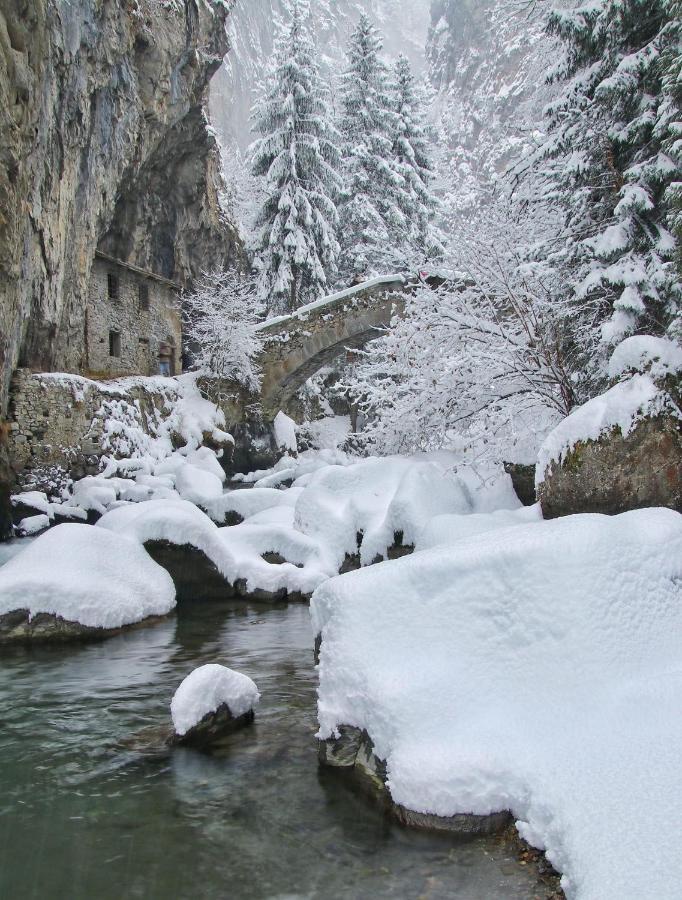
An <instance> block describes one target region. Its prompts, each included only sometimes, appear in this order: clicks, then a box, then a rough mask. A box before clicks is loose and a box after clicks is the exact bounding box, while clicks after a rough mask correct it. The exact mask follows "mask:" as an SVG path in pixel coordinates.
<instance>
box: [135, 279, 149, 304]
mask: <svg viewBox="0 0 682 900" xmlns="http://www.w3.org/2000/svg"><path fill="white" fill-rule="evenodd" d="M138 292H139V298H140V309H149V285H148V284H147V282H146V281H141V282H140V283H139V285H138Z"/></svg>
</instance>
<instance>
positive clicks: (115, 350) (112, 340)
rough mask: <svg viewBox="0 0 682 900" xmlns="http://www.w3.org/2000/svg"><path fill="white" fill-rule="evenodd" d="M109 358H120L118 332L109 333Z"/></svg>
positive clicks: (119, 334)
mask: <svg viewBox="0 0 682 900" xmlns="http://www.w3.org/2000/svg"><path fill="white" fill-rule="evenodd" d="M109 356H115V357H117V358H118V357H120V356H121V332H120V331H110V332H109Z"/></svg>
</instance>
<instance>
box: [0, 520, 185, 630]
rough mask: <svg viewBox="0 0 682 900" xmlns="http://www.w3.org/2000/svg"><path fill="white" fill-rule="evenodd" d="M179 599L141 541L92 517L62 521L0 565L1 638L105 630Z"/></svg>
mask: <svg viewBox="0 0 682 900" xmlns="http://www.w3.org/2000/svg"><path fill="white" fill-rule="evenodd" d="M174 607H175V588H174V587H173V582H172V580H171V578H170V576H169V575H168V573H167V572H165V571H164V570H163V569H162V568H161V567H160V566H158V565H157V564H156V563H155V562H154V561H153V560H152V559H150V557H149V556H148V555H147V553H145V551H144V548H143V547H141V546H140V545H139V543H137V542H136V541H134V540H131V539H130V538H127V537H123V536H121V535H118V534H113V533H111V532H109V531H106V530H105V529H101V528H93V527H92V526H91V525H79V524H64V525H57V526H56V527H55V528H53V529H51V530H50V531H48V532H46V533H45V534H43V535H42V536H41V537H39V538H37V539H36V540H35V541H33V542H32V543H31V544H30V546H28V547H27V548H26V549H25V550H23V551H22V552H21V553H19V554H18V555H17V556H15V557H14V558H13V559H11V560H10V561H9V562H8V563H7V564H6V565H4V566H3V567H2V569H0V643H6V642H12V641H27V640H49V639H56V640H59V639H69V638H86V637H93V638H96V637H104V636H106V635H107V634H110V633H113V632H116V631H118V630H119V629H121V628H125V627H126V626H131V625H136V624H138V623H140V622H143V621H145V620H147V619H153V618H156V617H158V616H165V615H167V614H168V613H169V612H170V611H171V610H172V609H173V608H174Z"/></svg>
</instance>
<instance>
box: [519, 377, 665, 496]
mask: <svg viewBox="0 0 682 900" xmlns="http://www.w3.org/2000/svg"><path fill="white" fill-rule="evenodd" d="M663 413H666V414H668V415H672V416H675V417H676V418H679V419H681V420H682V412H680V410H679V409H678V408H677V406H676V404H675V402H674V401H673V399H672V398H671V397H670V395H669V394H668V393H666V392H665V391H663V390H661V389H660V388H659V387H658V386H657V385H656V383H655V382H654V380H653V378H652V377H651V375H633V376H632V378H628V379H627V380H626V381H622V382H619V383H618V384H616V385H614V386H613V387H612V388H610V389H609V390H608V391H606V392H605V393H603V394H600V395H599V396H598V397H594V398H593V399H592V400H588V402H587V403H585V404H583V405H582V406H579V407H577V408H576V409H574V410H573V412H572V413H571V414H570V415H569V416H567V417H566V418H565V419H564V420H563V421H562V422H560V423H559V424H558V425H557V426H556V428H555V429H554V430H553V431H551V432H550V433H549V434H548V435H547V437H546V439H545V441H544V443H543V444H542V446H541V447H540V452H539V454H538V462H537V466H536V469H535V484H536V487H537V486H539V485H540V484H542V482H543V481H544V480H545V476H546V474H547V470H548V469H549V467H550V466H551V465H552V464H553V463H561V462H562V461H563V460H564V458H565V457H566V455H567V454H568V453H570V451H571V450H572V449H573V448H574V447H575V445H576V444H577V443H579V442H581V441H596V440H598V439H599V438H600V437H601V435H602V434H605V433H606V432H608V431H611V429H613V428H620V431H621V434H622V435H623V437H627V435H628V434H630V432H631V431H632V430H633V428H634V427H635V426H636V424H637V423H638V422H639V421H640V420H641V419H644V418H648V417H652V416H657V415H661V414H663Z"/></svg>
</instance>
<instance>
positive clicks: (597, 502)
mask: <svg viewBox="0 0 682 900" xmlns="http://www.w3.org/2000/svg"><path fill="white" fill-rule="evenodd" d="M630 340H635V339H634V338H632V339H630ZM624 343H626V344H627V343H628V342H627V341H625V342H624ZM633 346H634V350H633V352H632V353H630V352H627V353H625V352H624V353H623V354H622V359H621V361H620V362H618V365H617V366H615V367H614V371H619V370H620V367H621V364H622V365H623V366H625V367H626V368H627V367H628V366H629V362H631V361H633V360H635V359H638V360H639V359H645V358H646V356H647V353H648V352H649V350H647V349H646V348H648V347H649V342H648V341H645V342H644V347H645V349H643V350H642V352H641V353H640V351H639V350H638V349H637V348H638V347H639V344H638V343H637V342H636V343H635V345H633ZM649 349H650V348H649ZM617 352H618V351H616V354H617ZM616 354H614V357H615V356H616ZM671 358H672V355H671ZM671 364H672V363H671ZM655 365H659V366H661V365H662V363H660V362H659V363H656V364H655ZM681 426H682V409H680V405H679V396H673V393H671V392H670V391H669V390H668V389H667V388H666V386H665V384H664V383H662V382H661V381H660V380H656V379H655V378H654V377H653V376H652V375H651V374H650V373H645V374H643V373H636V374H634V375H631V376H630V377H628V378H626V379H625V380H623V381H620V382H618V383H617V384H615V385H614V386H613V387H611V388H610V389H609V390H608V391H606V392H605V393H603V394H600V395H599V396H598V397H594V398H593V399H592V400H589V401H588V402H587V403H585V404H584V405H583V406H579V407H578V408H577V409H574V410H573V412H572V413H571V414H570V415H569V416H568V417H567V418H565V419H564V420H563V421H562V422H560V423H559V424H558V425H557V426H556V428H555V429H554V430H553V431H552V432H550V434H549V435H548V436H547V438H546V440H545V442H544V443H543V445H542V447H541V448H540V453H539V455H538V462H537V467H536V473H535V479H536V485H537V490H538V499H539V500H540V502H541V504H542V509H543V513H544V515H545V516H546V517H548V518H549V517H553V516H557V515H567V514H570V513H576V512H606V513H618V512H623V511H625V510H627V509H638V508H642V507H647V506H669V507H671V508H673V509H682V428H681Z"/></svg>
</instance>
